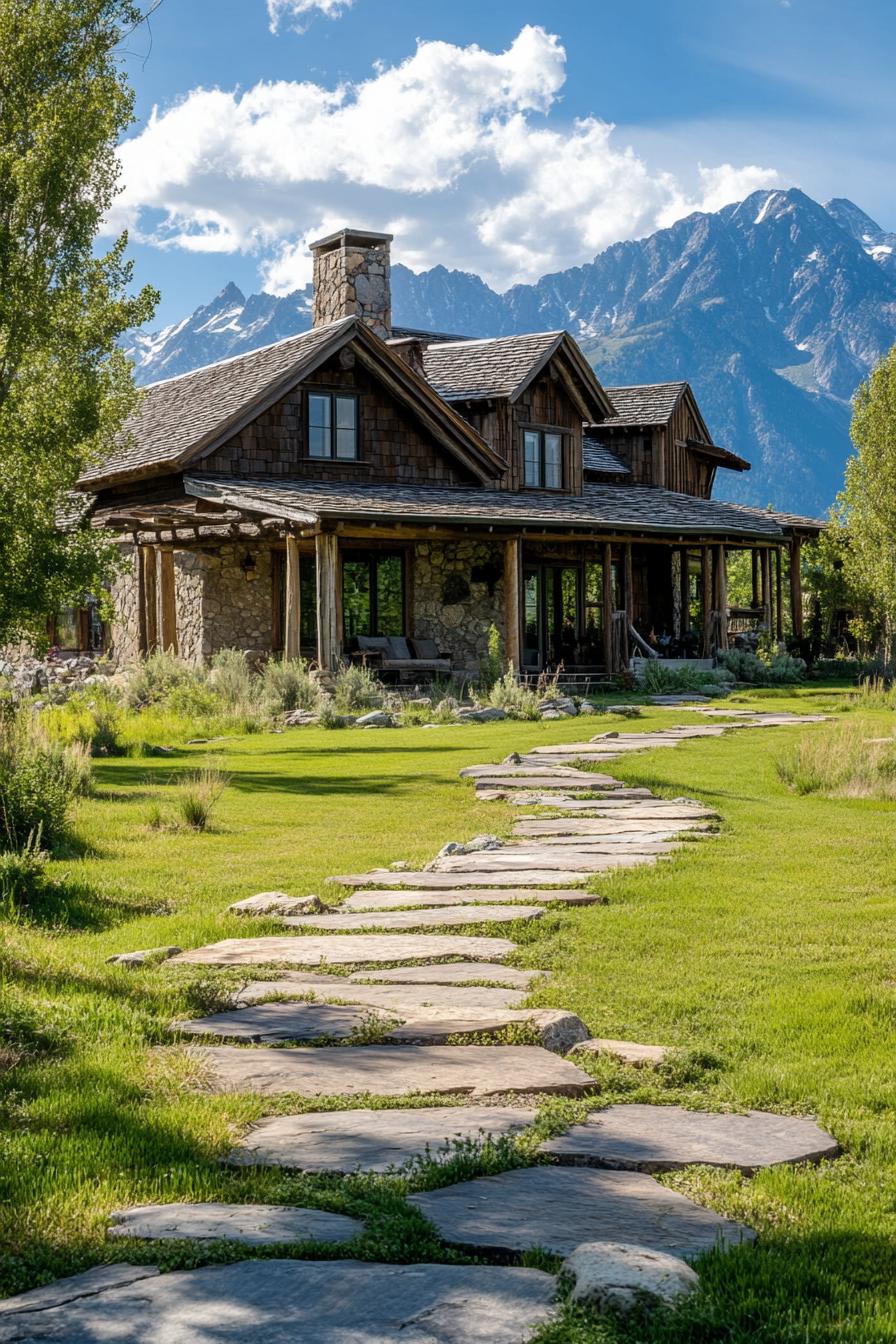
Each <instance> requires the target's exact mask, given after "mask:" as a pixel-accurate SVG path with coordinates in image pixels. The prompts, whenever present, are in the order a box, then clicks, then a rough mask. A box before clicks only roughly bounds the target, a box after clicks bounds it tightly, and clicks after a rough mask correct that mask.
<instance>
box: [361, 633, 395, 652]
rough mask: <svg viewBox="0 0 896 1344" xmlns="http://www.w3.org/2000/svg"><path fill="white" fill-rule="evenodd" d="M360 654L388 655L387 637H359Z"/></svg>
mask: <svg viewBox="0 0 896 1344" xmlns="http://www.w3.org/2000/svg"><path fill="white" fill-rule="evenodd" d="M358 652H359V653H382V654H386V655H388V653H389V641H388V639H387V638H386V637H385V635H359V636H358Z"/></svg>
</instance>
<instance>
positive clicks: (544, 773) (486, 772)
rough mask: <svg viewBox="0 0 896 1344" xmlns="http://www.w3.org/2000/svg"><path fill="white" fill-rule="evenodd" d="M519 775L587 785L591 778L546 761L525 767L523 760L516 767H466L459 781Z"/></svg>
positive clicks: (515, 776)
mask: <svg viewBox="0 0 896 1344" xmlns="http://www.w3.org/2000/svg"><path fill="white" fill-rule="evenodd" d="M592 750H593V748H592ZM520 775H522V776H523V778H527V777H528V778H531V777H533V776H535V775H537V776H538V778H539V779H541V780H550V779H559V780H561V781H563V780H567V779H578V780H584V781H585V782H586V783H588V784H590V783H591V778H592V777H591V775H590V774H585V772H584V771H582V770H575V769H573V768H572V767H571V766H564V765H552V764H550V763H549V762H547V761H539V762H538V763H537V764H536V765H526V764H525V763H524V761H523V760H521V762H520V764H518V765H468V766H467V767H466V769H464V770H461V772H460V777H461V779H516V778H518V777H519V776H520Z"/></svg>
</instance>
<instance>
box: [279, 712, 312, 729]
mask: <svg viewBox="0 0 896 1344" xmlns="http://www.w3.org/2000/svg"><path fill="white" fill-rule="evenodd" d="M283 722H284V723H285V724H286V726H287V728H307V727H309V726H310V725H311V724H314V723H320V715H319V714H313V713H312V712H311V710H310V709H293V710H291V711H290V713H289V714H287V716H286V718H285V719H284V720H283Z"/></svg>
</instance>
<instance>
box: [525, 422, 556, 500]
mask: <svg viewBox="0 0 896 1344" xmlns="http://www.w3.org/2000/svg"><path fill="white" fill-rule="evenodd" d="M523 480H524V482H525V484H526V485H527V486H530V487H531V488H533V489H536V490H562V489H563V435H562V434H551V433H549V432H548V431H547V430H543V429H527V430H526V431H525V433H524V435H523Z"/></svg>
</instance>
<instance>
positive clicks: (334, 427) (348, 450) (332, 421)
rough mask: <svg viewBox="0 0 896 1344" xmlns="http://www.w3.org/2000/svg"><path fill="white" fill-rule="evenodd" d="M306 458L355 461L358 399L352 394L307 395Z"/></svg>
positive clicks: (327, 393)
mask: <svg viewBox="0 0 896 1344" xmlns="http://www.w3.org/2000/svg"><path fill="white" fill-rule="evenodd" d="M308 456H309V457H324V458H335V459H336V460H337V461H339V462H354V461H356V460H357V457H358V398H357V397H356V396H355V395H354V394H346V393H343V392H309V393H308Z"/></svg>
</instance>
